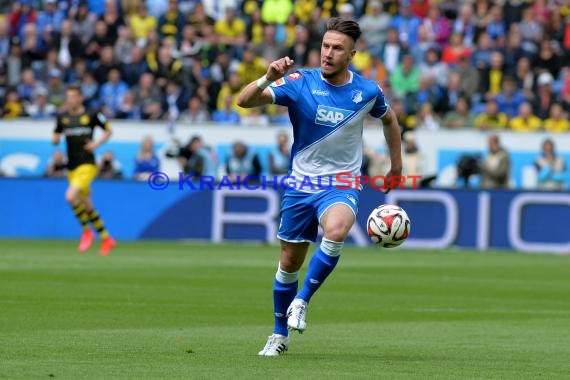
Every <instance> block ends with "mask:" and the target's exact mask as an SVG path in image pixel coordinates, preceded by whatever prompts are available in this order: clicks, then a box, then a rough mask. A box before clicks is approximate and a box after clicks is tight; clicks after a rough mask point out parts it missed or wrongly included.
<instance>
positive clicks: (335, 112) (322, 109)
mask: <svg viewBox="0 0 570 380" xmlns="http://www.w3.org/2000/svg"><path fill="white" fill-rule="evenodd" d="M353 113H354V111H351V110H343V109H342V108H335V107H329V106H323V105H319V107H318V108H317V116H316V117H315V123H316V124H320V125H326V126H327V127H336V126H337V125H338V124H339V123H340V122H341V121H343V120H345V119H346V118H348V117H350V115H352V114H353Z"/></svg>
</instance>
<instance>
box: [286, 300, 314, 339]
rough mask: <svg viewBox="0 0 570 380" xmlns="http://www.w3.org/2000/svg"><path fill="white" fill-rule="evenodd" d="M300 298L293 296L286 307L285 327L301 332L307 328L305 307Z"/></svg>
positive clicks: (305, 304)
mask: <svg viewBox="0 0 570 380" xmlns="http://www.w3.org/2000/svg"><path fill="white" fill-rule="evenodd" d="M308 306H309V305H308V304H307V303H306V302H305V301H303V300H302V299H298V298H295V299H294V300H293V302H291V305H290V306H289V308H288V309H287V327H289V330H295V331H298V332H299V334H302V333H303V331H305V329H306V328H307V307H308Z"/></svg>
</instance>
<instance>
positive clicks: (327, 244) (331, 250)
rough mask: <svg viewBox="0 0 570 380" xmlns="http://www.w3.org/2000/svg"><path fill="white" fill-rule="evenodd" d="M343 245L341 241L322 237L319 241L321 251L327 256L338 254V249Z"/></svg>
mask: <svg viewBox="0 0 570 380" xmlns="http://www.w3.org/2000/svg"><path fill="white" fill-rule="evenodd" d="M343 246H344V242H343V241H333V240H329V239H327V238H323V240H322V241H321V251H323V252H324V253H325V254H326V255H329V256H333V257H334V256H340V251H341V249H342V247H343Z"/></svg>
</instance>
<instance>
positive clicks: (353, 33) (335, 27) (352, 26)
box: [327, 17, 362, 42]
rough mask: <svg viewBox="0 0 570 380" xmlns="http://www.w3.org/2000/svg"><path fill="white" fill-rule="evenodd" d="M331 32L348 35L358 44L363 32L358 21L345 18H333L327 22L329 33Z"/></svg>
mask: <svg viewBox="0 0 570 380" xmlns="http://www.w3.org/2000/svg"><path fill="white" fill-rule="evenodd" d="M329 30H332V31H335V32H339V33H342V34H346V35H347V36H349V37H350V38H352V39H353V40H354V42H356V41H357V40H358V38H359V37H360V35H361V34H362V31H361V30H360V25H358V23H357V22H356V21H353V20H350V19H347V18H343V17H331V18H330V19H329V20H328V21H327V32H328V31H329Z"/></svg>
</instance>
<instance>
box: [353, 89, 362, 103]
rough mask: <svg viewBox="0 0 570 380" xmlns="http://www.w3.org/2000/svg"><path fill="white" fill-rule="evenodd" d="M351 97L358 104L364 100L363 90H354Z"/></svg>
mask: <svg viewBox="0 0 570 380" xmlns="http://www.w3.org/2000/svg"><path fill="white" fill-rule="evenodd" d="M351 99H352V101H353V102H354V103H356V104H358V103H360V102H361V101H362V91H360V90H352V96H351Z"/></svg>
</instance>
